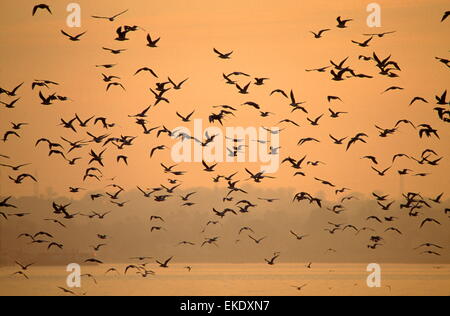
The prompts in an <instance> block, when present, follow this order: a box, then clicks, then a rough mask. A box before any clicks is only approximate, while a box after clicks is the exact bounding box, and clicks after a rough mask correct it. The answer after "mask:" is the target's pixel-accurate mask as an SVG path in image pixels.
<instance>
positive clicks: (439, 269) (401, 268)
mask: <svg viewBox="0 0 450 316" xmlns="http://www.w3.org/2000/svg"><path fill="white" fill-rule="evenodd" d="M184 266H185V265H181V264H174V265H172V266H171V267H170V268H169V269H161V268H154V267H150V269H151V268H154V271H155V272H156V275H155V276H149V277H147V278H142V277H141V276H137V275H136V274H135V272H134V271H132V270H131V271H129V272H128V275H127V276H124V275H123V272H124V268H125V265H103V266H86V267H83V268H82V271H81V272H82V273H83V274H85V273H90V274H92V275H94V276H95V277H96V279H97V281H98V284H97V285H96V284H95V283H94V282H93V281H92V280H90V279H88V278H83V279H82V288H81V289H75V292H77V293H87V295H93V296H97V295H163V296H166V295H176V296H178V295H180V296H183V295H192V296H209V295H219V296H234V295H236V296H241V295H242V296H246V295H254V296H272V295H289V296H291V295H293V296H295V295H444V296H448V295H450V265H396V264H386V265H382V266H381V267H382V279H383V281H382V287H381V288H377V289H370V288H368V287H367V285H366V279H367V277H368V276H369V273H368V272H366V267H367V265H361V264H330V265H327V264H317V265H314V264H313V266H312V269H307V268H305V267H304V265H301V264H278V265H276V266H274V267H270V266H267V265H263V264H196V265H193V270H192V272H188V271H187V270H185V269H184ZM111 267H115V268H117V269H118V270H119V271H120V273H121V275H117V274H114V273H111V274H109V275H107V276H105V272H106V270H108V269H109V268H111ZM65 270H66V268H65V267H31V268H30V271H29V272H27V275H28V276H29V278H30V280H26V279H25V278H23V277H21V276H11V274H12V273H14V272H16V271H18V269H16V268H14V267H9V268H0V295H2V296H4V295H64V294H63V293H62V292H61V291H60V290H59V289H58V288H57V287H58V286H62V287H66V282H65V280H66V278H67V276H68V273H67V272H66V271H65ZM303 284H308V285H307V286H306V287H305V288H304V289H303V290H302V291H300V292H299V291H297V290H296V289H295V288H293V287H292V286H301V285H303ZM390 288H391V289H392V290H390Z"/></svg>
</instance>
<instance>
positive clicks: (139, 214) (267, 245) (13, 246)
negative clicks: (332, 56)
mask: <svg viewBox="0 0 450 316" xmlns="http://www.w3.org/2000/svg"><path fill="white" fill-rule="evenodd" d="M244 189H246V190H247V191H248V192H250V194H249V195H244V194H238V195H236V198H235V201H233V202H228V203H223V201H222V198H223V192H224V190H222V189H219V188H217V189H205V188H198V189H194V190H191V191H179V192H177V194H174V195H173V197H171V198H169V199H168V201H167V202H164V203H158V202H155V201H154V200H153V199H151V198H150V199H146V198H144V197H143V195H142V194H141V193H140V192H138V191H137V190H133V191H129V192H126V193H122V195H121V196H120V200H121V201H130V202H129V203H128V204H126V205H125V207H123V208H119V207H117V206H115V205H113V204H112V203H111V202H110V200H109V199H106V198H101V199H98V200H96V201H94V202H93V201H91V199H90V196H89V194H86V196H85V197H83V198H82V199H80V200H70V199H67V198H64V197H44V196H40V197H26V198H19V199H12V200H11V201H10V202H11V203H12V204H14V205H17V206H18V207H19V208H18V209H17V210H14V209H8V210H6V211H7V212H9V213H14V212H16V211H17V212H29V213H31V215H30V216H27V217H24V218H16V217H10V218H9V219H8V220H5V219H3V218H2V219H0V253H1V259H0V261H1V263H2V264H12V263H14V260H25V261H27V260H28V261H30V260H31V261H32V260H38V261H39V262H38V263H41V264H47V263H51V262H52V260H54V259H52V258H60V259H61V262H64V260H74V259H76V260H85V259H87V257H89V258H90V257H93V256H96V257H97V258H98V259H101V260H103V261H104V262H128V261H129V258H130V257H135V256H151V257H155V258H165V257H168V256H172V255H173V256H175V259H174V262H223V263H242V262H249V263H251V262H264V258H268V257H270V256H271V255H272V254H273V253H274V252H281V256H280V259H279V260H280V262H310V261H312V262H401V263H409V262H411V263H427V262H429V263H445V262H447V263H448V262H450V254H449V252H448V250H447V249H448V247H449V246H450V245H449V242H450V238H449V227H450V220H449V217H448V216H447V215H445V214H444V209H445V208H446V207H449V205H450V203H449V202H450V201H446V202H444V203H443V204H441V205H437V204H433V203H431V202H430V203H431V205H432V208H431V209H428V208H424V209H421V210H420V212H422V213H423V214H422V215H421V216H420V217H419V218H412V217H409V216H408V210H406V209H404V210H400V207H399V205H400V201H396V203H395V204H394V205H393V206H392V210H391V211H382V210H381V208H380V207H379V206H378V205H377V202H376V201H374V200H373V199H369V197H367V196H363V195H358V194H353V195H354V196H356V197H357V198H358V200H352V201H347V202H345V203H344V205H345V206H346V211H345V212H343V213H342V214H341V215H336V214H334V213H332V212H331V211H328V210H327V209H326V208H327V207H331V206H332V205H335V204H339V201H338V202H336V201H324V202H323V208H322V209H320V208H319V207H317V205H316V204H314V205H310V204H309V203H308V202H301V203H298V202H292V200H293V196H294V195H295V193H296V192H294V191H288V190H271V191H263V190H259V189H257V188H255V187H250V186H249V187H244ZM192 191H197V192H198V193H197V194H196V195H194V196H193V197H192V198H191V200H192V202H194V203H196V205H194V206H192V207H182V206H181V205H182V204H183V203H184V202H182V201H181V198H180V197H179V195H183V194H185V193H186V194H187V193H189V192H192ZM344 196H345V195H342V196H340V197H344ZM258 197H261V198H279V199H280V201H276V202H274V203H268V202H265V201H261V200H258ZM319 197H320V195H319ZM241 198H242V199H247V200H250V201H252V202H253V203H254V204H257V205H258V206H257V207H256V208H251V209H250V213H248V214H239V215H237V216H235V215H233V214H230V213H228V214H227V216H226V217H225V218H224V219H223V220H220V218H218V217H217V216H215V215H214V213H213V211H212V209H213V207H215V208H216V209H217V210H219V211H222V210H223V209H224V208H233V209H235V210H237V207H236V206H235V203H236V202H238V201H239V200H240V199H241ZM54 201H55V202H56V203H60V204H67V203H72V205H71V206H70V207H69V208H68V210H69V212H70V213H71V214H73V213H78V212H80V213H81V214H89V213H91V211H95V212H98V213H105V212H107V211H112V213H111V214H109V215H107V216H106V217H105V219H103V220H101V219H98V218H94V219H89V218H88V217H84V216H79V215H78V216H77V217H76V218H75V219H73V220H64V219H61V216H60V215H53V208H52V203H53V202H54ZM2 211H3V210H2ZM152 215H157V216H161V217H163V218H164V222H161V221H153V222H151V221H150V217H151V216H152ZM373 215H375V216H378V217H379V218H380V219H383V218H384V217H385V216H386V217H388V216H395V217H398V218H399V219H398V220H397V221H394V222H390V223H387V222H385V223H383V224H380V223H378V222H375V221H367V220H366V219H367V217H369V216H373ZM427 217H433V218H435V219H437V220H438V221H440V222H441V223H442V225H441V226H439V225H437V224H426V225H425V227H424V228H422V229H419V226H420V224H421V222H422V220H423V219H425V218H427ZM47 218H48V219H50V218H58V219H61V221H62V222H63V223H64V224H65V225H66V226H67V228H66V229H65V228H62V227H60V226H58V225H56V224H53V223H51V222H46V221H44V219H47ZM208 221H219V222H220V223H219V224H217V225H210V226H208V227H206V224H207V222H208ZM328 222H332V223H335V224H352V225H355V226H356V227H358V228H362V227H371V228H373V229H375V230H376V233H374V232H372V231H364V232H361V233H359V234H358V235H356V233H355V232H354V231H353V230H346V231H345V232H342V231H338V232H336V234H334V235H331V234H330V233H328V232H326V231H324V229H325V228H331V226H330V225H329V224H328ZM153 226H160V227H163V230H161V231H154V232H151V227H153ZM244 226H249V227H251V228H252V229H253V230H254V231H255V234H252V235H253V236H254V237H255V238H262V237H265V236H267V239H266V240H264V241H263V242H262V243H261V244H260V245H257V244H255V242H253V241H252V240H251V239H250V238H249V237H248V234H249V233H248V232H244V233H242V234H241V235H239V234H238V232H239V230H240V228H241V227H244ZM388 227H396V228H398V229H399V230H400V231H402V233H403V235H399V234H397V233H395V232H392V231H390V232H387V233H385V230H386V229H387V228H388ZM205 228H206V230H205V232H204V233H202V231H203V230H204V229H205ZM290 230H293V231H295V232H296V233H297V234H299V235H309V237H307V238H305V239H304V240H302V241H298V240H296V239H295V237H294V236H293V235H291V234H290ZM40 231H44V232H48V233H50V234H52V235H53V236H54V241H56V242H58V243H62V244H64V250H63V251H61V250H59V249H56V248H53V249H51V250H49V251H47V245H46V244H33V245H31V244H30V239H28V238H21V239H17V237H18V235H19V234H21V233H29V234H35V233H37V232H40ZM97 234H105V235H108V236H109V239H108V240H106V241H105V242H104V241H102V240H100V239H98V238H97ZM216 236H218V237H220V239H219V241H218V247H216V246H214V245H205V246H204V247H201V244H202V243H203V241H204V240H205V238H210V237H216ZM371 236H382V237H383V238H384V240H385V241H384V242H383V243H384V246H382V247H380V248H378V249H377V250H371V249H368V248H367V246H368V245H369V244H372V243H371V242H370V237H371ZM40 239H45V238H40ZM47 240H48V238H47ZM238 240H239V241H238ZM181 241H190V242H193V243H195V244H196V245H195V246H178V245H177V244H178V243H179V242H181ZM101 243H106V244H107V246H106V247H104V248H102V249H101V250H100V251H99V252H98V253H97V254H94V251H93V250H92V248H90V246H95V245H98V244H101ZM423 243H436V244H439V245H440V246H442V247H445V248H444V249H443V250H440V251H439V252H440V253H441V254H442V256H441V257H437V256H430V255H422V254H421V252H422V251H424V250H426V249H423V250H422V249H421V250H414V248H416V247H418V246H419V245H420V244H423ZM330 248H332V249H335V250H336V251H337V252H336V253H333V252H328V251H327V250H328V249H330ZM434 250H436V249H434Z"/></svg>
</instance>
